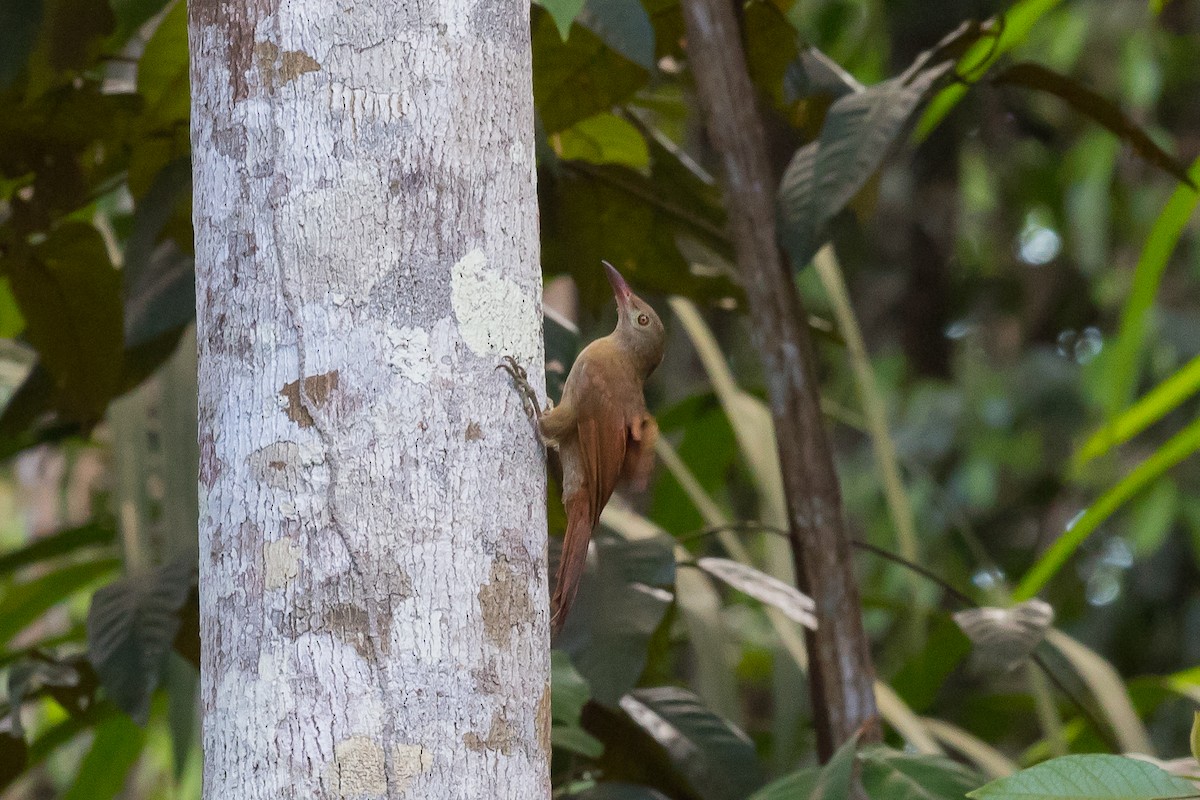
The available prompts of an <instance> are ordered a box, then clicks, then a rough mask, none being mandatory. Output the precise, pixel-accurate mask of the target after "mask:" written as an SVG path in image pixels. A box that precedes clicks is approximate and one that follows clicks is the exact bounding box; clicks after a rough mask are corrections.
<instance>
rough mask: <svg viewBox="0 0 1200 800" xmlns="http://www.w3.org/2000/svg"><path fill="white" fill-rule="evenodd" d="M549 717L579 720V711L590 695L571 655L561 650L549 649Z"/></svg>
mask: <svg viewBox="0 0 1200 800" xmlns="http://www.w3.org/2000/svg"><path fill="white" fill-rule="evenodd" d="M550 685H551V691H550V718H551V719H553V720H555V721H558V722H569V723H577V722H579V712H580V711H582V710H583V706H584V704H585V703H587V701H588V698H589V697H591V691H590V690H589V689H588V684H587V681H586V680H584V678H583V676H582V675H580V674H579V673H578V672H576V671H575V667H574V666H572V664H571V657H570V656H569V655H568V654H567V653H565V652H563V651H562V650H551V651H550Z"/></svg>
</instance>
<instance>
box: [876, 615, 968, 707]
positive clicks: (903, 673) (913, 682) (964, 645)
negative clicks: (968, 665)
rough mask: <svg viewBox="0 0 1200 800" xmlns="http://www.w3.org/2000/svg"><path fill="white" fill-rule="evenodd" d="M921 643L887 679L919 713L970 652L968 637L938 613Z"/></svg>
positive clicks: (930, 702)
mask: <svg viewBox="0 0 1200 800" xmlns="http://www.w3.org/2000/svg"><path fill="white" fill-rule="evenodd" d="M924 643H925V646H924V647H922V648H921V649H920V650H918V651H916V652H915V653H913V654H912V656H911V657H910V658H909V660H908V661H907V662H906V663H905V664H904V666H903V667H901V668H900V671H899V672H897V673H896V674H895V675H893V676H892V678H891V680H890V681H889V683H890V684H891V686H892V688H893V689H895V690H896V692H897V694H899V695H900V696H901V697H903V698H904V701H905V702H906V703H908V705H909V706H910V707H911V708H912V709H913V710H914V711H918V712H922V713H923V712H925V711H928V710H929V709H930V708H931V707H932V706H933V704H934V701H936V700H937V695H938V692H939V691H940V690H941V688H942V684H943V683H945V681H946V678H948V677H949V676H950V674H951V673H952V672H954V670H955V669H956V668H957V667H958V665H959V664H960V663H962V660H963V659H964V658H965V657H966V656H967V654H968V653H970V652H971V640H970V639H968V638H967V637H966V636H965V635H963V632H962V630H961V629H959V627H958V626H957V625H955V624H954V622H953V621H952V620H949V619H947V618H946V617H944V616H941V615H939V616H936V617H934V619H933V624H932V625H931V626H930V627H929V630H928V632H927V633H926V636H925V639H924Z"/></svg>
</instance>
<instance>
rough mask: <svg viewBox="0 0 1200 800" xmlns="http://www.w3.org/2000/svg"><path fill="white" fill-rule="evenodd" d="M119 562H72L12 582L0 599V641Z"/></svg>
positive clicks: (12, 635)
mask: <svg viewBox="0 0 1200 800" xmlns="http://www.w3.org/2000/svg"><path fill="white" fill-rule="evenodd" d="M120 564H121V562H120V560H118V559H115V558H103V559H99V560H96V561H89V562H86V563H83V564H72V565H71V566H69V567H63V568H62V569H59V570H55V571H54V572H50V573H47V574H45V575H42V576H40V577H38V578H35V579H33V580H31V581H29V582H28V583H19V584H17V585H15V586H13V587H12V588H11V589H9V591H8V592H7V593H5V595H4V601H3V602H0V644H4V643H6V642H8V641H9V640H10V639H12V637H14V636H16V635H17V634H18V633H20V632H21V631H22V630H24V629H25V627H26V626H28V625H30V624H31V623H33V622H34V621H36V620H37V619H38V618H39V617H41V616H42V614H44V613H46V611H48V610H49V609H51V608H54V607H55V606H57V605H58V604H60V603H62V602H64V601H66V600H67V599H68V598H70V597H71V595H73V594H75V593H76V592H78V591H81V590H82V589H85V588H87V587H88V586H90V585H91V584H93V583H95V582H97V581H99V580H101V579H103V578H104V577H105V576H107V575H109V574H111V573H112V572H113V571H114V570H115V569H117V567H119V566H120Z"/></svg>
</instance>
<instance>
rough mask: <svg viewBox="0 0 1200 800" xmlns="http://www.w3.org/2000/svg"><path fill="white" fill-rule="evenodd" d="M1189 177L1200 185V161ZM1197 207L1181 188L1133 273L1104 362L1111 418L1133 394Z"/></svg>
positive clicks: (1198, 198)
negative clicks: (1149, 326) (1167, 275)
mask: <svg viewBox="0 0 1200 800" xmlns="http://www.w3.org/2000/svg"><path fill="white" fill-rule="evenodd" d="M1188 175H1189V176H1191V178H1192V180H1193V181H1200V158H1197V159H1196V160H1195V161H1193V162H1192V166H1191V168H1190V169H1189V170H1188ZM1197 203H1200V192H1197V191H1196V190H1195V189H1192V188H1191V187H1189V186H1180V187H1178V188H1177V189H1176V190H1175V192H1174V193H1173V194H1172V195H1171V198H1170V199H1169V200H1168V201H1167V204H1166V206H1164V207H1163V210H1162V213H1160V214H1159V215H1158V218H1157V219H1156V220H1155V221H1154V227H1153V228H1151V229H1150V235H1149V236H1148V237H1147V238H1146V246H1145V247H1144V248H1143V249H1142V254H1141V257H1140V258H1139V259H1138V263H1137V267H1136V268H1135V269H1134V272H1133V287H1132V289H1131V291H1130V293H1129V298H1128V299H1127V300H1126V301H1125V308H1124V309H1123V310H1122V312H1121V329H1120V333H1118V334H1117V340H1116V341H1115V342H1114V343H1113V345H1112V347H1110V348H1109V349H1108V354H1107V355H1106V357H1105V358H1104V359H1103V362H1102V363H1103V364H1104V365H1105V366H1106V367H1107V369H1106V373H1107V374H1105V375H1104V380H1105V382H1106V383H1108V385H1109V386H1110V387H1111V388H1110V392H1109V402H1108V413H1109V414H1110V415H1115V414H1117V413H1118V412H1119V411H1121V409H1123V408H1125V406H1126V405H1128V403H1129V400H1130V398H1131V397H1132V395H1133V393H1134V389H1135V383H1136V377H1137V369H1138V365H1139V358H1138V356H1139V354H1140V352H1141V350H1142V342H1143V340H1144V339H1145V334H1146V320H1147V317H1148V316H1149V313H1150V308H1151V306H1152V305H1153V304H1154V298H1155V296H1156V295H1157V294H1158V287H1159V284H1160V283H1161V282H1162V276H1163V272H1165V271H1166V268H1167V261H1168V260H1169V259H1170V257H1171V253H1172V252H1174V250H1175V245H1176V244H1177V243H1178V242H1179V237H1180V236H1181V235H1182V234H1183V231H1184V229H1186V228H1187V224H1188V220H1189V219H1191V216H1192V212H1194V211H1195V210H1196V204H1197Z"/></svg>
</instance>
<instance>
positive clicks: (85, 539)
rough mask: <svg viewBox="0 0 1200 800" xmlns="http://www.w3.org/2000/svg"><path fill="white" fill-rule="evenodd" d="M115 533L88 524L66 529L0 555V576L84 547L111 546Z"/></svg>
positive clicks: (107, 526)
mask: <svg viewBox="0 0 1200 800" xmlns="http://www.w3.org/2000/svg"><path fill="white" fill-rule="evenodd" d="M116 535H117V532H116V529H115V528H114V527H113V526H112V525H111V524H108V523H101V522H96V521H92V522H89V523H87V524H85V525H81V526H80V527H78V528H67V529H65V530H61V531H59V532H57V533H53V534H50V535H49V536H41V537H38V538H37V539H34V540H33V541H32V542H30V543H29V544H27V545H25V546H24V547H22V548H19V549H17V550H12V551H9V552H7V553H4V554H3V555H0V575H5V576H6V575H8V574H9V573H12V572H14V571H16V570H18V569H21V568H22V567H27V566H29V565H30V564H36V563H38V562H41V561H46V560H49V559H52V558H57V557H59V556H62V555H66V554H68V553H74V552H75V551H77V550H80V549H82V548H85V547H93V546H96V545H107V544H112V542H113V540H114V539H115V538H116Z"/></svg>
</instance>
